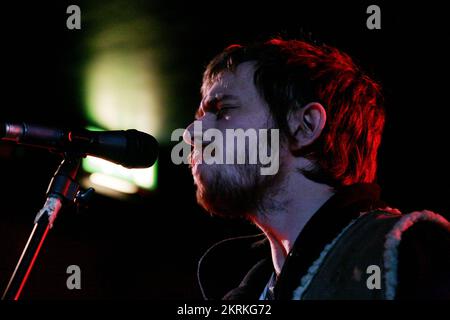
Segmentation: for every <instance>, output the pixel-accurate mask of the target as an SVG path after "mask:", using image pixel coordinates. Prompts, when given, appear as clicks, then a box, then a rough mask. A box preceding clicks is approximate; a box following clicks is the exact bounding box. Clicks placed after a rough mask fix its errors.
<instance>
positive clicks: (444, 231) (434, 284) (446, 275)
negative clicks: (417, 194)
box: [396, 211, 450, 299]
mask: <svg viewBox="0 0 450 320" xmlns="http://www.w3.org/2000/svg"><path fill="white" fill-rule="evenodd" d="M423 214H425V215H429V216H430V218H431V219H421V220H420V221H417V222H416V223H414V224H413V225H412V226H411V227H409V228H408V229H407V230H406V231H405V232H404V233H403V235H402V241H401V243H400V246H399V252H398V287H397V294H396V298H397V299H450V224H449V223H448V222H447V221H446V220H445V219H444V218H443V217H441V216H440V215H437V214H434V213H432V214H430V212H429V211H425V213H424V212H423V211H422V215H423Z"/></svg>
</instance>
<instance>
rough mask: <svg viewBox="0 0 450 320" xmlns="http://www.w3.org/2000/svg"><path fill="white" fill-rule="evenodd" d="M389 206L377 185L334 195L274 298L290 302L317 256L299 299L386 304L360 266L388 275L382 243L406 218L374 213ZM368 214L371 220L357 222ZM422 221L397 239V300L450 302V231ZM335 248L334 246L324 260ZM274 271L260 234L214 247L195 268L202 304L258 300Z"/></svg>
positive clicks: (298, 246)
mask: <svg viewBox="0 0 450 320" xmlns="http://www.w3.org/2000/svg"><path fill="white" fill-rule="evenodd" d="M386 207H387V206H386V204H385V203H383V202H382V201H381V200H380V189H379V187H378V186H377V185H375V184H357V185H352V186H349V187H345V188H342V189H341V190H339V191H338V192H337V193H336V194H335V195H334V196H333V197H331V198H330V199H329V200H328V201H327V202H326V203H325V204H324V205H323V206H322V207H321V208H320V209H319V210H318V211H317V212H316V213H315V214H314V216H313V217H312V218H311V219H310V221H309V222H308V223H307V224H306V226H305V227H304V229H303V230H302V232H301V233H300V234H299V236H298V238H297V239H296V241H295V243H294V246H293V249H292V251H291V252H290V253H289V255H288V257H287V258H286V261H285V263H284V265H283V268H282V271H281V273H280V275H279V277H278V279H277V281H276V285H275V288H274V292H273V295H274V299H277V300H289V299H292V298H293V296H295V295H294V293H295V292H296V290H298V288H299V287H300V286H301V283H302V279H303V282H304V281H305V280H304V278H307V277H305V275H307V274H308V270H310V271H311V269H310V268H311V266H312V265H313V264H317V261H318V258H319V257H320V256H321V253H322V256H324V257H322V258H323V261H322V262H321V265H320V268H319V270H318V271H317V270H316V271H317V275H315V276H314V277H313V279H314V281H311V284H310V286H309V288H308V291H307V292H306V294H304V296H303V297H302V298H303V299H385V298H386V292H385V289H386V288H385V283H386V282H385V281H383V285H382V289H381V290H378V291H377V290H376V289H375V290H373V291H369V290H368V289H367V287H366V278H367V276H368V275H367V274H366V269H365V267H362V266H361V267H358V264H361V263H363V262H364V263H365V262H367V261H375V264H377V265H380V266H381V268H382V270H381V271H382V274H383V275H384V273H385V272H386V271H387V270H385V269H384V264H383V261H384V260H385V257H384V256H385V255H386V253H385V248H384V247H383V246H384V245H385V243H386V236H387V234H388V233H389V231H392V228H393V227H394V226H398V222H399V221H400V220H401V219H402V218H404V216H403V215H397V214H391V213H390V212H386V211H380V210H377V209H384V208H386ZM365 212H370V213H371V214H368V215H365V216H364V217H362V218H361V213H365ZM403 220H405V219H403ZM419 220H420V219H418V222H417V223H414V224H413V225H412V226H411V227H409V228H408V229H407V230H406V231H405V232H404V233H402V234H401V241H400V244H399V246H398V261H396V262H395V266H396V272H395V275H396V286H395V298H396V299H414V298H416V299H420V298H427V299H450V232H449V230H450V228H449V227H448V226H442V225H439V224H437V223H435V222H433V221H427V220H426V219H423V221H419ZM408 223H409V222H408V221H406V222H405V221H404V223H403V225H405V224H406V225H408ZM351 224H352V225H351ZM409 224H411V223H409ZM349 225H351V226H350V227H349V228H348V230H347V229H346V227H347V226H349ZM344 229H346V231H345V232H343V230H344ZM341 238H342V239H341ZM337 240H339V241H337ZM333 242H334V247H333V248H331V249H330V251H329V252H326V254H325V253H323V252H324V248H325V247H326V246H327V245H328V244H331V243H333ZM348 257H352V258H350V259H349V258H348ZM349 260H350V261H349ZM316 269H317V268H316ZM273 271H274V270H273V265H272V259H271V253H270V246H269V243H268V241H267V239H266V238H265V236H264V235H263V234H261V235H255V236H248V237H239V238H233V239H227V240H224V241H221V242H219V243H217V244H215V245H214V246H212V247H211V248H210V249H209V250H208V251H207V252H206V253H205V255H204V256H203V257H202V259H201V261H200V263H199V267H198V278H199V283H200V287H201V289H202V293H203V296H204V298H205V299H212V300H218V299H225V300H256V299H258V298H259V297H260V295H261V293H262V292H263V290H264V287H265V286H266V284H267V282H268V281H269V279H270V277H271V276H272V274H273ZM355 278H357V279H359V283H357V282H355ZM358 286H359V287H358Z"/></svg>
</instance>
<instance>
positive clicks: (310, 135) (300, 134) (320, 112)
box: [288, 102, 327, 151]
mask: <svg viewBox="0 0 450 320" xmlns="http://www.w3.org/2000/svg"><path fill="white" fill-rule="evenodd" d="M326 122H327V112H326V111H325V108H324V107H323V106H322V104H320V103H318V102H311V103H308V104H307V105H306V106H304V107H302V108H300V109H298V110H296V111H293V112H292V113H291V114H290V116H289V118H288V124H289V128H290V130H291V133H292V136H293V138H294V140H293V141H292V143H291V144H292V145H291V150H292V151H297V150H298V149H301V148H303V147H305V146H308V145H310V144H312V143H313V142H314V141H315V140H316V139H317V138H318V137H319V136H320V134H321V133H322V130H323V128H324V127H325V124H326Z"/></svg>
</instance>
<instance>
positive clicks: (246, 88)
mask: <svg viewBox="0 0 450 320" xmlns="http://www.w3.org/2000/svg"><path fill="white" fill-rule="evenodd" d="M254 65H255V63H254V62H244V63H241V64H239V65H238V66H237V68H236V69H235V70H234V71H223V72H221V73H220V74H219V75H217V77H216V78H215V79H214V81H213V82H212V83H211V84H210V85H209V86H207V87H205V90H204V92H203V95H204V96H203V97H204V98H205V99H207V98H217V97H220V96H221V95H227V94H233V95H236V96H248V95H257V94H258V93H257V90H256V87H255V85H254V73H255V66H254Z"/></svg>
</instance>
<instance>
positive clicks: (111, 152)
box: [0, 123, 159, 169]
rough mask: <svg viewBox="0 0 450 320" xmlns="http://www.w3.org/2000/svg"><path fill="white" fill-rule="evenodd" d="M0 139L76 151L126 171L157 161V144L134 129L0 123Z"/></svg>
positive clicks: (147, 165) (150, 164)
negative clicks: (100, 129)
mask: <svg viewBox="0 0 450 320" xmlns="http://www.w3.org/2000/svg"><path fill="white" fill-rule="evenodd" d="M0 140H6V141H13V142H15V143H17V144H22V145H26V146H33V147H40V148H45V149H47V150H50V151H56V152H74V153H79V154H80V155H82V156H86V155H90V156H94V157H98V158H102V159H105V160H108V161H111V162H114V163H116V164H120V165H122V166H124V167H126V168H129V169H131V168H148V167H151V166H152V165H153V164H154V163H155V161H156V159H157V158H158V147H159V145H158V142H157V141H156V139H155V138H154V137H153V136H151V135H149V134H147V133H144V132H140V131H137V130H134V129H131V130H126V131H124V130H117V131H89V130H81V131H68V130H60V129H53V128H47V127H42V126H37V125H30V124H26V123H21V124H13V123H0Z"/></svg>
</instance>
